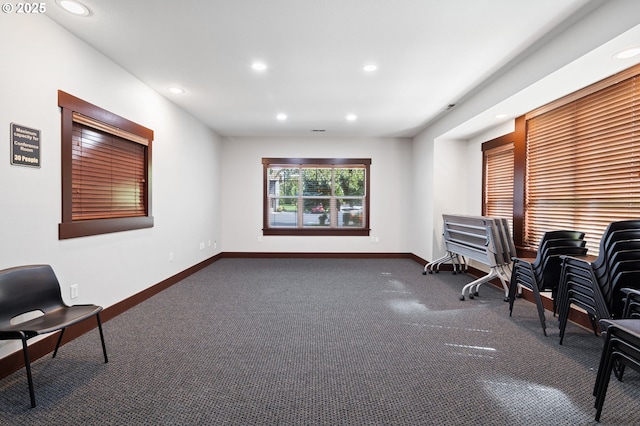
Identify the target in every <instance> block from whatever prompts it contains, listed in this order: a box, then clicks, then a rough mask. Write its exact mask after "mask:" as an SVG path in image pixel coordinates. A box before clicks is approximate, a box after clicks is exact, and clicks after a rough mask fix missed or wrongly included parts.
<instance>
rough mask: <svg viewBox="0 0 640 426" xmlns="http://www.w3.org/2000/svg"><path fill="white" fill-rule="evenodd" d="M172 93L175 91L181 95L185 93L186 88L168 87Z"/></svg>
mask: <svg viewBox="0 0 640 426" xmlns="http://www.w3.org/2000/svg"><path fill="white" fill-rule="evenodd" d="M168 90H169V91H170V92H171V93H175V94H176V95H180V94H182V93H184V89H183V88H181V87H169V89H168Z"/></svg>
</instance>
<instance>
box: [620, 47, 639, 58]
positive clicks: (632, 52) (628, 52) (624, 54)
mask: <svg viewBox="0 0 640 426" xmlns="http://www.w3.org/2000/svg"><path fill="white" fill-rule="evenodd" d="M638 55H640V47H632V48H630V49H625V50H623V51H621V52H618V53H616V54H615V55H613V57H614V58H616V59H629V58H633V57H634V56H638Z"/></svg>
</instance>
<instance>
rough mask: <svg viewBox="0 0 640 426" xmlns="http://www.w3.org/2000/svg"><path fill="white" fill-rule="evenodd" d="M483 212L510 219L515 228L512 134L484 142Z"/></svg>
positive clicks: (511, 225) (486, 214)
mask: <svg viewBox="0 0 640 426" xmlns="http://www.w3.org/2000/svg"><path fill="white" fill-rule="evenodd" d="M482 151H483V170H484V175H483V182H484V184H483V197H482V214H483V215H485V216H489V217H500V218H505V219H508V220H509V227H510V228H511V229H512V230H513V181H514V143H513V137H512V135H507V136H506V137H502V138H497V139H494V140H492V141H489V142H485V143H483V144H482Z"/></svg>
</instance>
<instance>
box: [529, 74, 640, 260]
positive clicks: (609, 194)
mask: <svg viewBox="0 0 640 426" xmlns="http://www.w3.org/2000/svg"><path fill="white" fill-rule="evenodd" d="M639 74H640V67H638V66H636V67H634V68H631V69H629V70H626V71H623V72H621V73H619V74H616V75H615V76H612V77H610V78H609V79H606V80H603V81H602V82H599V83H596V84H594V85H592V86H589V87H588V88H585V89H584V90H582V91H580V92H577V93H576V94H572V95H569V96H568V97H566V98H563V99H560V100H558V101H557V102H555V103H553V104H551V105H548V106H545V107H543V108H540V109H539V110H536V111H533V112H531V113H529V114H527V115H526V116H525V118H526V175H525V177H524V182H525V186H526V188H525V190H524V201H523V204H524V206H523V207H524V209H523V210H524V232H523V237H522V238H523V241H522V243H523V245H524V246H529V247H534V246H537V244H538V242H539V240H540V238H541V237H542V234H543V233H544V232H545V231H547V230H553V229H577V230H581V231H584V232H586V234H587V235H586V237H585V239H587V241H588V247H589V252H590V253H591V254H597V252H598V248H599V243H600V238H601V237H602V233H603V231H604V229H605V228H606V226H607V225H608V224H609V223H610V222H613V221H617V220H625V219H636V218H638V217H640V117H639V114H638V113H639V112H640V75H639Z"/></svg>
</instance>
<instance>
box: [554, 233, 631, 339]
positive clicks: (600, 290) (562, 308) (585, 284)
mask: <svg viewBox="0 0 640 426" xmlns="http://www.w3.org/2000/svg"><path fill="white" fill-rule="evenodd" d="M638 260H640V220H625V221H618V222H612V223H610V224H609V226H608V227H607V229H606V230H605V232H604V234H603V236H602V239H601V240H600V251H599V253H598V256H597V257H593V256H586V257H585V256H583V257H573V256H563V257H562V274H561V280H560V287H559V290H558V313H559V327H560V344H562V342H563V339H564V334H565V330H566V325H567V321H568V318H569V312H570V307H571V305H572V304H573V305H575V306H577V307H579V308H581V309H583V310H585V311H586V313H587V315H588V316H589V319H590V320H591V326H592V328H593V331H594V333H595V334H596V335H597V333H598V325H597V320H601V319H610V318H620V317H621V315H622V298H623V294H622V293H621V291H620V289H621V288H623V287H631V288H640V279H639V280H637V282H634V280H633V275H637V274H640V272H638V273H636V272H633V271H634V270H638V269H640V268H638V266H637V264H636V262H635V261H638Z"/></svg>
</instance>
